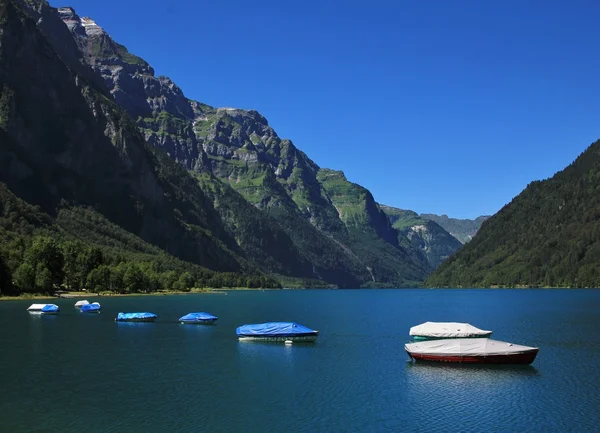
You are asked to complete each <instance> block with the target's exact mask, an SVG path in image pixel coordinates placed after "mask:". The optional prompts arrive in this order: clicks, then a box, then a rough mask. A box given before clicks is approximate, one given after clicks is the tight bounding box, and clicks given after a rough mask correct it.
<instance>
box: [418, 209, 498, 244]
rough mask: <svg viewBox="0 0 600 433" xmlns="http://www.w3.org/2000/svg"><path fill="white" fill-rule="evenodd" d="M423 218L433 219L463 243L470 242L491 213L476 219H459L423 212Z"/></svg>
mask: <svg viewBox="0 0 600 433" xmlns="http://www.w3.org/2000/svg"><path fill="white" fill-rule="evenodd" d="M421 218H425V219H427V220H430V221H433V222H435V223H437V224H438V225H440V226H441V227H442V228H443V229H444V230H446V231H447V232H448V233H450V234H451V235H452V236H454V237H455V238H456V239H458V240H459V241H460V242H461V243H462V244H466V243H467V242H469V241H470V240H471V239H473V237H474V236H475V234H476V233H477V230H479V227H481V224H483V222H484V221H485V220H487V219H488V218H489V215H483V216H479V217H477V218H475V219H474V220H470V219H457V218H449V217H448V215H435V214H429V213H428V214H426V213H423V214H421Z"/></svg>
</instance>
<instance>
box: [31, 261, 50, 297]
mask: <svg viewBox="0 0 600 433" xmlns="http://www.w3.org/2000/svg"><path fill="white" fill-rule="evenodd" d="M35 288H36V289H37V290H38V291H40V292H45V293H52V291H53V290H52V288H53V284H52V273H51V272H50V270H49V269H48V268H47V267H46V265H45V264H43V263H38V265H37V267H36V269H35Z"/></svg>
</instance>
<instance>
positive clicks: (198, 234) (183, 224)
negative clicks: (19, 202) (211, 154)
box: [0, 0, 246, 271]
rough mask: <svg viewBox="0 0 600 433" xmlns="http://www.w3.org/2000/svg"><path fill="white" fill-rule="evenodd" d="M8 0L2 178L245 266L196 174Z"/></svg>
mask: <svg viewBox="0 0 600 433" xmlns="http://www.w3.org/2000/svg"><path fill="white" fill-rule="evenodd" d="M0 4H1V8H0V12H1V15H0V89H1V92H2V94H1V96H0V143H1V145H0V181H1V182H4V183H6V184H7V185H8V187H9V188H10V189H11V190H12V191H13V192H15V193H16V194H17V195H19V196H20V197H22V198H24V199H25V200H27V201H28V202H30V203H32V204H37V205H40V206H42V208H43V209H45V210H46V211H48V212H51V213H53V212H54V211H55V209H56V207H57V206H58V205H59V204H61V203H67V204H68V203H73V204H79V205H89V206H92V207H94V208H96V209H97V210H98V211H99V212H101V213H102V214H104V215H105V216H107V217H108V218H109V219H110V220H111V221H113V222H115V223H117V224H119V225H120V226H122V227H124V228H125V229H127V230H128V231H130V232H132V233H135V234H137V235H139V236H141V237H142V238H143V239H145V240H147V241H149V242H151V243H153V244H155V245H158V246H160V247H161V248H163V249H164V250H166V251H169V252H171V253H172V254H174V255H176V256H178V257H180V258H182V259H184V260H187V261H190V262H194V263H200V264H202V265H204V266H207V267H210V268H213V269H219V270H230V271H236V270H237V271H239V270H242V269H243V268H244V266H246V265H244V263H245V262H244V261H243V260H242V261H241V258H240V257H239V256H238V252H236V251H237V244H236V243H235V241H234V239H232V238H230V237H229V236H228V234H227V232H226V230H225V229H224V227H223V225H222V222H221V219H220V217H219V215H218V214H217V213H216V212H215V210H214V208H213V207H212V206H211V203H210V200H208V199H207V197H206V196H205V195H204V194H203V192H202V191H201V190H200V188H199V187H198V185H197V183H196V182H195V181H194V179H192V177H191V176H189V174H188V173H187V172H186V171H185V170H184V169H182V168H181V167H180V166H179V165H178V164H175V163H173V162H172V161H171V160H170V159H168V158H166V157H164V156H162V155H161V154H160V153H157V152H156V151H155V150H154V148H152V147H149V146H147V144H146V143H145V141H144V138H143V136H142V135H141V133H140V132H139V130H138V128H137V127H136V126H135V124H134V123H132V122H131V120H130V118H129V116H128V115H127V114H126V113H125V112H124V111H123V110H122V109H120V108H119V107H118V106H117V105H116V104H115V103H114V102H112V101H111V100H110V99H108V98H107V97H105V96H104V95H103V94H102V93H99V92H98V91H96V89H95V87H94V86H93V85H91V84H90V83H89V82H88V81H87V80H86V77H87V76H90V74H91V72H90V71H88V72H87V73H86V72H85V70H83V71H84V74H83V75H84V76H81V75H79V74H78V73H77V70H80V69H81V68H85V67H86V66H85V65H82V64H78V66H74V67H73V68H71V69H70V68H68V67H67V66H66V65H65V63H64V60H63V59H62V58H61V57H59V55H58V54H57V53H56V52H55V51H54V50H53V47H52V46H51V44H50V43H49V42H51V41H49V40H47V39H46V38H45V37H44V36H43V35H42V33H41V32H40V30H38V27H36V22H35V21H34V20H33V19H31V18H30V17H29V16H28V15H26V14H25V13H24V12H23V10H22V9H20V8H18V7H17V6H16V5H15V4H14V3H13V2H11V1H9V0H0ZM21 6H22V5H21ZM42 6H43V5H42ZM41 16H42V21H44V19H45V18H43V17H52V16H53V15H52V14H46V13H44V12H43V11H42V13H41ZM37 23H38V26H39V25H40V20H38V21H37ZM48 28H52V26H51V25H48ZM65 46H67V45H66V44H65ZM217 239H219V240H217Z"/></svg>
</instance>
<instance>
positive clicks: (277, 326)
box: [235, 322, 319, 342]
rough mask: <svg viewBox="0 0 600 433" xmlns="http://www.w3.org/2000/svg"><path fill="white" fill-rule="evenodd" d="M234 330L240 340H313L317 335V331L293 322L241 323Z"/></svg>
mask: <svg viewBox="0 0 600 433" xmlns="http://www.w3.org/2000/svg"><path fill="white" fill-rule="evenodd" d="M235 332H236V334H237V336H238V338H239V340H240V341H283V342H285V341H291V342H314V341H316V340H317V337H318V336H319V331H315V330H314V329H310V328H307V327H306V326H303V325H300V324H299V323H295V322H268V323H259V324H254V325H242V326H240V327H239V328H237V329H236V331H235Z"/></svg>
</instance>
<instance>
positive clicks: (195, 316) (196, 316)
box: [179, 312, 218, 325]
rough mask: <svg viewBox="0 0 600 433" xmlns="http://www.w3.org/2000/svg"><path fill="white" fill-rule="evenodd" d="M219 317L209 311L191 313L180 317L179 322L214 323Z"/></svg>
mask: <svg viewBox="0 0 600 433" xmlns="http://www.w3.org/2000/svg"><path fill="white" fill-rule="evenodd" d="M217 319H218V317H217V316H213V315H212V314H209V313H204V312H202V313H189V314H186V315H185V316H182V317H180V318H179V322H180V323H181V324H182V325H183V324H192V325H212V324H213V323H215V322H216V321H217Z"/></svg>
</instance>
